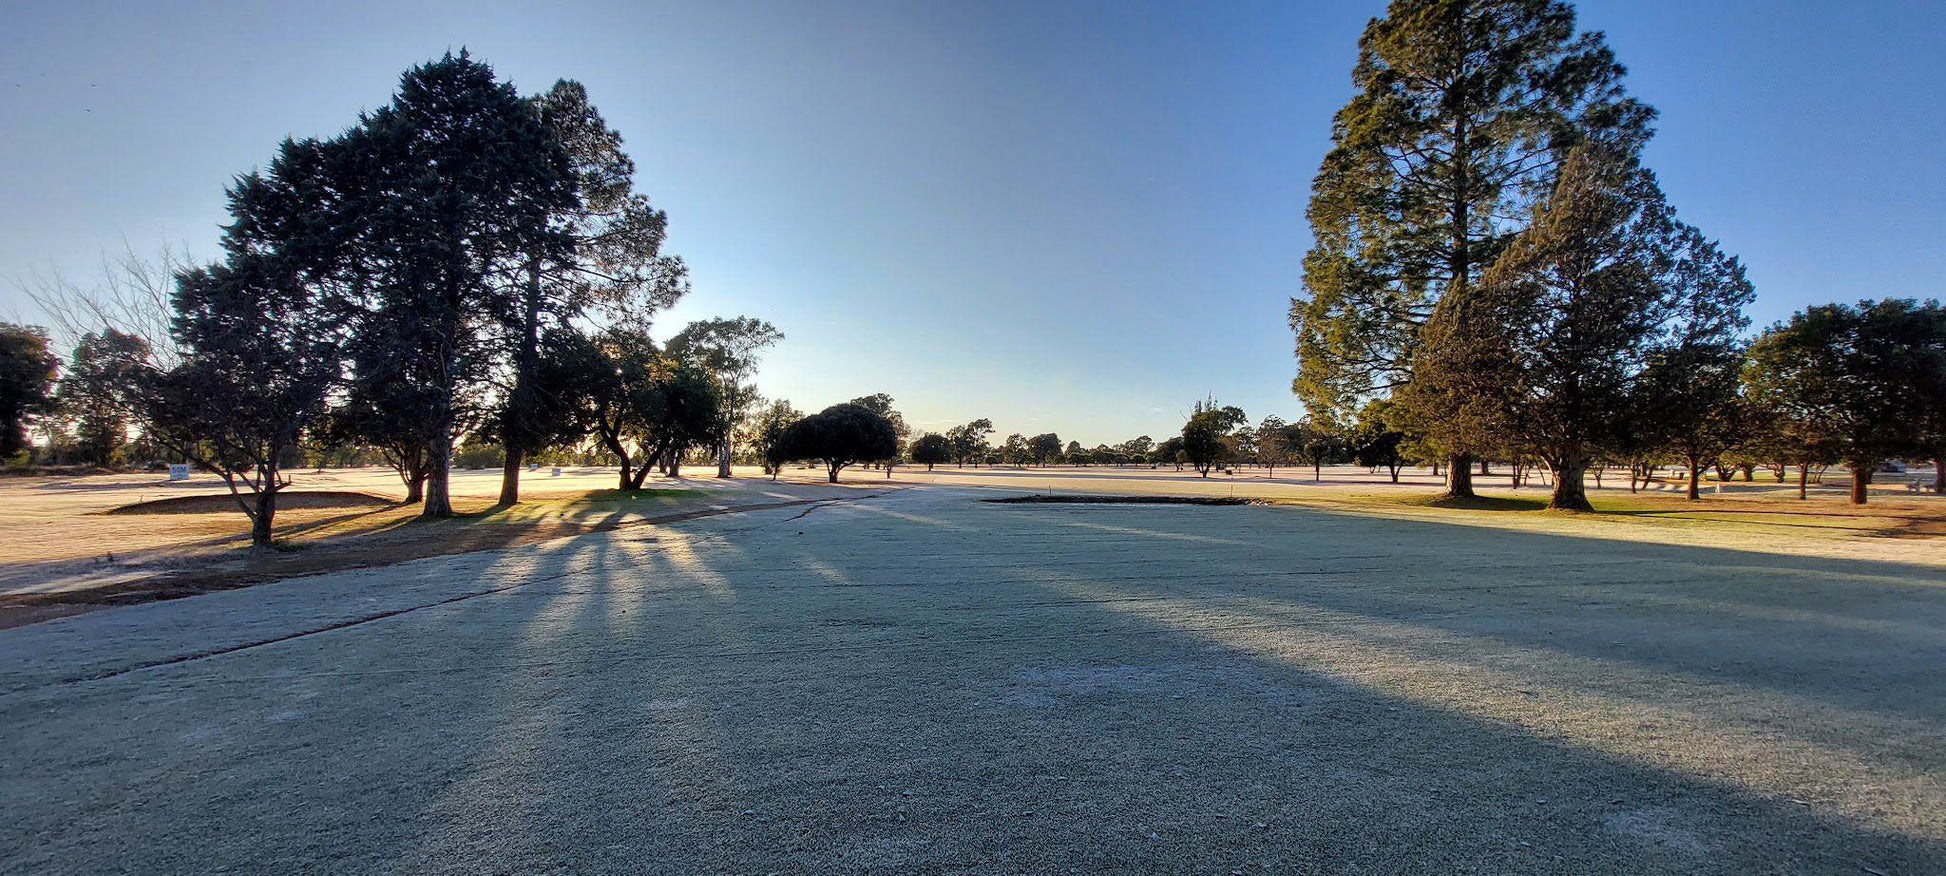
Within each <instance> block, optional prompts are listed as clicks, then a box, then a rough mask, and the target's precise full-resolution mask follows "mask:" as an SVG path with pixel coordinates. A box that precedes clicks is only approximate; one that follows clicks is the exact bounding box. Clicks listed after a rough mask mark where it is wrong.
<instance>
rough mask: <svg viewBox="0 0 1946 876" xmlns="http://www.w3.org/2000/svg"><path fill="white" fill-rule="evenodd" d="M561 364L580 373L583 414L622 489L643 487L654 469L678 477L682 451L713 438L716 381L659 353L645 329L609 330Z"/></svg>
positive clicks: (718, 410) (699, 369) (693, 366)
mask: <svg viewBox="0 0 1946 876" xmlns="http://www.w3.org/2000/svg"><path fill="white" fill-rule="evenodd" d="M564 352H565V351H564ZM561 367H562V369H563V370H564V371H568V370H570V369H574V370H579V371H581V373H582V375H583V377H582V378H581V386H582V387H583V388H584V390H585V392H586V396H585V397H586V400H587V401H586V403H587V405H588V409H587V416H588V417H589V419H590V422H592V423H593V425H594V432H595V437H596V439H597V440H599V441H600V442H601V443H602V445H603V446H605V447H607V448H608V450H609V452H610V453H612V454H614V455H615V457H616V458H617V460H618V461H619V465H620V467H621V488H622V489H624V490H639V489H641V488H642V483H643V481H644V480H646V479H647V478H648V475H649V472H650V471H652V470H653V469H654V468H655V467H656V466H657V465H658V464H660V465H661V466H662V468H663V470H664V471H665V472H666V473H668V474H671V475H674V474H678V473H679V468H678V466H679V464H680V463H679V461H680V459H681V456H682V454H683V453H684V452H686V451H687V450H689V449H690V448H692V447H696V446H699V445H701V444H703V443H705V442H707V441H709V440H710V437H711V436H712V435H713V434H714V433H715V432H714V430H715V428H716V424H717V421H718V418H719V417H720V416H721V406H722V395H721V394H720V391H719V389H718V386H717V382H716V380H715V379H714V378H713V377H712V376H711V375H710V373H709V372H708V371H706V370H704V369H703V368H702V367H701V366H700V365H697V364H696V363H694V362H685V361H681V360H678V359H676V358H674V357H671V356H668V355H666V354H664V353H663V352H662V351H660V350H659V349H657V348H656V345H655V342H654V341H653V340H651V339H650V338H649V336H648V334H647V333H645V332H642V331H640V330H638V329H633V328H615V329H611V330H609V331H607V332H604V333H603V334H602V335H601V337H600V339H599V340H598V341H596V342H594V343H591V344H589V345H587V346H585V347H581V348H578V349H577V350H576V352H574V354H573V358H572V360H570V361H564V362H563V363H562V365H561Z"/></svg>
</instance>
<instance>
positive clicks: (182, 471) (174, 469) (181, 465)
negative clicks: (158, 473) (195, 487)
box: [169, 462, 189, 481]
mask: <svg viewBox="0 0 1946 876" xmlns="http://www.w3.org/2000/svg"><path fill="white" fill-rule="evenodd" d="M169 480H172V481H186V480H189V463H186V462H172V463H169Z"/></svg>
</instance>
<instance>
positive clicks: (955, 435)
mask: <svg viewBox="0 0 1946 876" xmlns="http://www.w3.org/2000/svg"><path fill="white" fill-rule="evenodd" d="M991 434H993V421H992V420H989V419H987V418H985V417H981V418H980V419H977V420H974V421H973V422H971V423H966V424H964V425H959V426H954V427H953V428H951V429H947V430H946V442H947V444H948V445H950V446H951V447H952V449H953V461H954V462H956V463H958V464H960V465H965V464H966V463H967V461H968V460H973V461H974V462H976V463H977V462H978V461H979V460H980V459H981V458H983V457H985V456H986V455H987V453H988V452H989V451H991V450H992V449H993V448H992V446H991V445H990V444H988V443H987V436H988V435H991Z"/></svg>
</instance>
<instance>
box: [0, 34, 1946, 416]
mask: <svg viewBox="0 0 1946 876" xmlns="http://www.w3.org/2000/svg"><path fill="white" fill-rule="evenodd" d="M557 6H558V7H561V8H556V7H557ZM568 6H569V4H540V3H519V4H512V3H509V4H488V3H475V2H454V3H427V4H420V3H412V2H403V0H394V2H383V3H353V2H342V3H341V2H331V3H315V2H310V3H288V4H278V3H267V2H266V3H247V4H246V3H233V4H232V3H214V2H168V3H146V2H143V3H138V2H128V3H121V4H95V3H87V2H11V3H7V4H5V6H4V8H0V278H10V277H16V276H20V275H24V274H27V273H29V272H33V271H39V272H42V273H46V272H48V271H51V270H57V271H60V272H63V273H65V274H68V275H70V276H77V277H78V276H86V275H88V274H90V273H91V272H93V271H95V270H96V265H97V264H98V263H99V262H100V260H101V258H102V256H103V255H104V254H112V253H115V252H118V251H120V250H121V249H122V248H123V246H124V242H126V244H127V245H128V246H132V247H133V248H134V249H135V250H136V251H138V252H151V251H155V250H157V249H159V248H160V247H161V246H163V245H164V244H176V245H180V246H185V247H187V248H188V249H189V250H190V251H191V252H192V253H196V254H199V255H204V256H207V255H209V254H210V253H212V252H213V251H214V248H215V246H214V242H215V239H216V233H217V225H218V223H220V222H221V221H222V220H223V218H224V217H223V212H222V188H223V186H224V184H225V183H226V182H227V181H228V179H229V178H230V177H231V175H233V174H235V173H238V172H241V171H244V170H247V169H250V168H252V167H254V166H257V165H258V164H260V163H261V162H263V161H264V160H265V159H266V158H267V157H268V156H269V155H270V153H271V150H272V148H273V147H274V146H275V144H276V142H277V141H278V140H279V139H280V138H282V137H284V136H286V135H291V134H296V135H329V134H333V133H336V132H337V131H339V130H340V129H342V128H343V127H344V126H346V125H348V124H349V123H350V122H351V121H352V119H353V117H354V115H355V114H356V113H357V112H358V110H359V109H361V108H368V107H374V106H377V105H379V104H382V103H384V102H385V101H386V100H387V99H388V97H389V96H390V94H391V90H392V88H393V86H394V84H395V81H396V78H397V76H398V74H399V72H400V71H402V70H403V69H404V68H406V67H407V66H409V65H411V64H413V63H416V62H419V61H423V60H426V59H429V58H431V57H434V56H436V55H438V54H439V53H441V52H443V51H444V50H446V49H448V48H455V49H457V48H459V47H462V46H464V47H467V48H469V49H471V50H472V51H473V52H474V53H475V55H476V56H478V57H480V58H482V59H484V60H486V61H488V62H490V63H492V64H493V65H494V66H495V67H496V68H497V69H498V70H499V72H500V73H501V75H502V76H504V77H506V78H509V79H511V80H512V81H513V82H515V83H516V84H517V85H518V86H519V87H520V88H521V89H522V90H523V91H526V92H534V91H538V90H540V89H543V88H545V87H547V86H548V85H549V84H551V83H552V82H553V81H554V80H556V79H559V78H574V79H579V80H581V81H582V82H584V83H586V84H587V86H588V90H589V92H590V94H591V95H592V96H593V98H594V100H595V102H596V104H597V105H598V106H599V107H600V108H601V109H602V111H603V112H604V113H605V114H606V115H607V117H608V119H609V121H610V122H611V123H612V124H613V125H614V126H615V127H617V128H618V129H619V130H620V131H621V132H622V133H623V135H624V136H625V137H626V138H627V140H628V143H629V147H630V151H631V152H632V153H633V154H634V156H635V158H636V160H637V162H638V164H639V165H640V167H641V172H640V177H639V182H640V184H641V187H642V188H643V189H644V190H646V191H647V192H648V193H649V194H650V195H651V197H652V198H654V199H655V200H656V201H657V202H658V203H659V204H660V205H661V206H662V207H663V208H665V209H666V210H668V211H669V214H670V218H671V246H672V248H673V249H674V250H675V251H677V252H680V253H681V254H683V255H684V256H685V257H686V258H687V259H688V260H689V263H690V265H691V269H692V272H693V274H694V281H695V292H694V294H693V295H692V296H691V297H690V298H689V299H688V300H687V301H685V302H684V303H683V304H682V305H680V306H679V307H678V308H677V309H676V310H675V311H674V312H672V313H670V314H668V315H667V316H666V317H665V318H664V322H663V325H664V328H665V330H666V331H665V333H666V332H668V331H673V330H674V329H675V328H677V327H679V326H680V324H681V323H682V322H684V321H687V320H688V319H693V318H698V317H702V316H711V315H726V316H727V315H737V314H749V315H753V316H760V317H763V318H766V319H769V320H771V321H772V322H774V323H775V324H776V325H777V326H778V327H779V328H781V329H782V330H783V331H784V332H785V334H786V335H787V340H786V341H785V342H784V343H783V344H782V345H781V346H779V347H778V348H777V349H776V350H774V351H773V352H772V353H771V354H770V356H769V357H768V359H767V360H766V363H765V367H764V369H763V373H762V376H761V378H760V383H761V384H762V387H763V389H764V391H765V392H766V393H767V394H770V395H774V396H784V397H788V398H790V399H791V400H792V401H793V402H795V403H797V405H798V406H799V407H800V408H805V409H807V410H810V409H816V408H820V407H822V406H824V405H826V404H829V403H831V402H834V401H842V400H844V399H847V398H851V397H853V396H858V395H864V394H867V393H871V392H889V393H891V394H892V395H893V396H894V398H895V399H897V403H898V406H899V407H900V408H901V409H902V410H903V411H905V413H906V416H907V418H908V419H909V420H910V421H912V422H913V423H914V424H916V425H919V426H921V427H923V428H944V427H946V426H948V425H951V424H953V423H957V422H961V421H964V420H967V419H971V418H974V417H980V416H986V417H991V418H992V419H993V420H994V422H995V424H996V425H997V426H998V427H999V429H1000V430H1001V434H1002V435H1005V434H1006V433H1007V432H1013V431H1019V432H1023V433H1027V434H1033V433H1036V432H1042V431H1056V432H1059V433H1060V434H1061V436H1062V438H1063V439H1079V440H1081V441H1082V442H1083V443H1086V444H1090V445H1092V444H1094V443H1096V442H1105V441H1106V442H1113V441H1120V440H1123V439H1125V438H1129V437H1133V436H1135V435H1137V434H1144V433H1146V434H1149V435H1151V436H1154V437H1156V438H1158V439H1159V438H1161V437H1163V436H1165V435H1168V434H1172V433H1173V432H1174V431H1175V430H1176V429H1178V428H1179V427H1180V424H1181V421H1182V418H1183V415H1185V414H1186V413H1187V411H1188V409H1189V406H1190V404H1191V403H1192V401H1194V400H1195V399H1197V398H1201V397H1202V396H1204V395H1205V394H1214V395H1215V396H1216V397H1217V398H1219V399H1220V400H1222V401H1223V402H1225V403H1231V404H1238V405H1241V406H1242V407H1243V408H1244V409H1245V410H1246V411H1248V412H1249V413H1250V414H1251V416H1252V417H1253V418H1256V417H1260V416H1262V415H1264V414H1267V413H1277V414H1279V415H1282V416H1285V417H1287V418H1289V417H1292V416H1294V415H1295V414H1297V413H1298V411H1297V405H1296V402H1295V401H1294V400H1293V399H1292V397H1291V395H1290V392H1289V384H1290V378H1291V375H1292V372H1293V370H1294V368H1295V364H1294V361H1293V358H1292V353H1291V346H1292V345H1291V337H1290V332H1289V330H1288V329H1287V328H1286V326H1285V312H1286V309H1287V307H1288V304H1289V299H1290V297H1291V295H1292V294H1294V293H1295V292H1296V291H1297V290H1298V276H1299V274H1298V267H1299V260H1300V258H1301V257H1302V255H1303V252H1304V249H1305V247H1306V244H1307V242H1308V240H1309V235H1308V232H1307V230H1306V228H1305V226H1304V221H1303V209H1304V203H1305V200H1306V197H1307V195H1308V192H1309V186H1310V179H1311V175H1312V173H1313V172H1314V171H1315V170H1316V168H1317V164H1318V160H1319V158H1320V157H1321V156H1322V154H1323V151H1324V149H1325V147H1326V145H1327V139H1328V137H1329V133H1330V119H1331V114H1332V112H1333V111H1334V110H1335V109H1336V108H1337V107H1338V106H1339V105H1341V104H1342V103H1343V102H1344V100H1345V99H1346V98H1347V97H1348V95H1349V93H1350V69H1351V64H1352V59H1353V56H1354V53H1355V50H1356V41H1357V37H1358V32H1359V29H1360V27H1361V26H1362V25H1363V23H1364V21H1365V20H1366V19H1367V18H1369V17H1370V16H1372V15H1374V14H1377V13H1379V12H1380V11H1381V10H1382V8H1383V3H1382V2H1379V0H1369V2H1351V0H1346V2H1317V3H1310V4H1304V3H1295V2H1286V3H1268V4H1260V5H1259V4H1247V3H1240V2H1221V3H1183V4H1146V3H1132V2H1103V3H1077V4H1071V3H1055V2H1023V3H962V4H946V3H931V2H921V3H908V2H894V3H883V4H878V3H861V4H847V3H835V2H816V3H802V4H743V3H725V2H693V3H685V4H651V3H643V2H621V3H613V4H587V5H574V6H573V8H571V9H570V8H566V7H568ZM1581 12H1582V23H1583V25H1584V26H1585V27H1589V28H1594V29H1599V30H1603V31H1606V32H1607V33H1608V35H1609V38H1610V41H1611V43H1612V44H1613V45H1614V47H1615V49H1616V51H1617V53H1618V54H1619V55H1620V57H1621V59H1622V60H1623V62H1624V63H1626V64H1627V65H1628V66H1629V68H1630V71H1631V74H1630V78H1629V83H1630V88H1631V89H1632V90H1633V92H1634V93H1635V94H1636V95H1637V96H1639V97H1641V98H1642V99H1644V100H1647V101H1648V102H1650V103H1652V104H1654V105H1655V106H1656V107H1657V108H1659V109H1660V110H1661V111H1662V118H1661V121H1660V124H1659V128H1660V134H1659V135H1658V137H1657V139H1656V141H1655V143H1654V145H1653V146H1652V147H1651V148H1650V150H1649V153H1648V158H1649V161H1650V163H1651V164H1652V166H1654V167H1655V168H1656V170H1657V171H1658V172H1659V173H1660V175H1661V176H1662V179H1663V183H1664V186H1665V188H1666V189H1667V190H1668V191H1669V193H1670V196H1671V197H1672V199H1673V200H1674V201H1675V203H1676V204H1677V206H1678V207H1679V209H1680V210H1681V211H1682V215H1683V216H1684V217H1685V218H1687V219H1688V220H1690V221H1691V222H1694V223H1696V224H1698V225H1700V226H1701V227H1702V228H1703V229H1704V230H1705V231H1707V232H1709V233H1710V234H1712V235H1715V236H1717V237H1719V238H1721V239H1722V241H1723V243H1724V244H1725V246H1726V247H1727V248H1728V249H1730V250H1731V251H1733V252H1737V253H1739V254H1741V255H1742V256H1743V257H1744V258H1745V259H1746V261H1747V262H1748V263H1749V266H1750V270H1751V275H1752V277H1753V278H1754V279H1755V281H1756V282H1757V287H1758V290H1759V292H1758V295H1759V297H1758V302H1757V305H1756V307H1755V312H1754V314H1753V316H1755V318H1756V319H1757V321H1758V323H1759V324H1762V323H1768V322H1770V321H1773V320H1776V319H1778V318H1781V317H1783V316H1785V315H1787V314H1788V313H1789V312H1790V311H1792V310H1794V309H1796V308H1798V307H1800V306H1803V305H1804V304H1807V303H1813V302H1819V301H1829V300H1845V299H1856V298H1861V297H1868V296H1883V295H1901V296H1920V297H1927V296H1937V295H1939V294H1941V289H1940V286H1941V281H1940V277H1941V276H1942V275H1943V274H1946V162H1942V161H1941V154H1942V153H1941V145H1940V144H1941V143H1942V142H1946V15H1942V14H1941V10H1940V6H1939V4H1938V3H1937V2H1921V0H1914V2H1883V3H1880V2H1857V3H1843V4H1834V3H1827V2H1755V0H1751V2H1732V0H1704V2H1696V0H1672V2H1667V3H1649V2H1640V0H1633V2H1624V0H1613V2H1595V0H1589V2H1585V3H1582V4H1581ZM0 314H7V315H12V316H14V317H17V318H26V319H30V320H31V319H33V318H34V313H33V311H32V308H31V306H30V305H28V304H27V303H26V302H25V301H24V300H23V299H22V297H21V296H20V295H18V294H17V292H16V291H15V290H14V289H13V288H12V287H11V284H10V283H7V284H0Z"/></svg>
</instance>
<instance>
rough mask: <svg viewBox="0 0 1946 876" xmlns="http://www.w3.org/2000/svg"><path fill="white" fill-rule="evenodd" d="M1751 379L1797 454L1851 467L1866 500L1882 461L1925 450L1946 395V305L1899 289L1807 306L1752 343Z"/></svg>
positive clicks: (1857, 497)
mask: <svg viewBox="0 0 1946 876" xmlns="http://www.w3.org/2000/svg"><path fill="white" fill-rule="evenodd" d="M1745 378H1746V380H1747V382H1748V384H1749V388H1750V394H1751V396H1752V398H1753V400H1754V401H1755V402H1756V403H1757V404H1758V405H1760V406H1761V407H1762V408H1763V409H1764V410H1766V411H1767V412H1769V413H1770V414H1771V415H1772V416H1773V417H1775V418H1776V420H1775V421H1776V423H1777V431H1778V434H1780V435H1782V436H1786V437H1787V438H1788V439H1789V440H1790V441H1791V443H1792V444H1794V445H1795V446H1796V450H1795V454H1794V455H1799V456H1801V457H1803V458H1806V459H1815V458H1818V457H1820V456H1822V457H1827V458H1835V459H1837V460H1841V461H1843V462H1844V463H1845V465H1846V467H1848V468H1850V469H1851V473H1852V490H1851V500H1852V501H1853V502H1854V503H1857V504H1861V505H1862V504H1864V503H1865V498H1866V487H1867V486H1869V485H1870V483H1871V476H1872V473H1873V471H1874V470H1876V469H1877V468H1878V465H1879V463H1881V462H1884V461H1885V460H1888V459H1894V458H1897V457H1899V456H1902V455H1905V454H1914V453H1925V452H1926V451H1927V450H1928V449H1929V448H1928V446H1927V445H1928V441H1927V438H1928V437H1929V426H1930V424H1931V422H1932V418H1933V416H1934V407H1935V406H1936V405H1938V404H1939V401H1940V399H1942V398H1946V310H1943V309H1942V308H1941V307H1940V305H1939V304H1938V302H1934V301H1928V302H1925V303H1924V304H1920V303H1918V302H1915V301H1912V300H1910V299H1899V298H1887V299H1883V300H1879V301H1861V302H1859V303H1858V304H1857V305H1856V306H1852V305H1845V304H1823V305H1817V306H1814V307H1808V308H1805V309H1804V310H1803V311H1801V312H1799V313H1797V314H1796V315H1794V316H1792V317H1791V318H1790V319H1789V320H1788V321H1786V322H1784V323H1782V324H1780V325H1776V326H1773V327H1771V329H1770V330H1769V331H1766V332H1765V333H1764V334H1763V336H1762V337H1760V338H1758V339H1757V341H1756V342H1755V343H1754V344H1752V345H1751V347H1750V353H1749V363H1748V365H1747V366H1746V370H1745Z"/></svg>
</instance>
